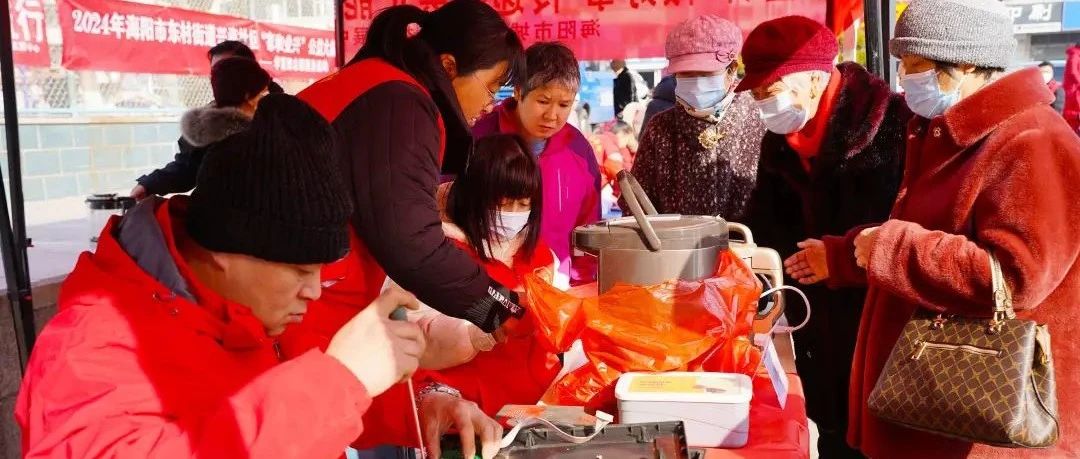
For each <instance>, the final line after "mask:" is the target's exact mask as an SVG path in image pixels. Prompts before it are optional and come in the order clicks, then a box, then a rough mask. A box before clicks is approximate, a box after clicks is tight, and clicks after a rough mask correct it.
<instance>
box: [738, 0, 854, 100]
mask: <svg viewBox="0 0 1080 459" xmlns="http://www.w3.org/2000/svg"><path fill="white" fill-rule="evenodd" d="M839 52H840V47H839V46H838V45H837V44H836V36H835V35H833V33H832V32H831V31H829V29H827V28H826V27H825V26H824V25H822V24H821V23H819V22H817V21H815V20H813V19H810V18H806V17H802V16H786V17H782V18H779V19H773V20H771V21H766V22H763V23H761V24H760V25H758V26H757V27H756V28H755V29H754V30H753V31H752V32H750V35H749V36H747V37H746V43H745V44H743V48H742V59H743V64H744V65H745V66H746V76H745V77H744V78H743V80H742V82H740V83H739V86H738V87H736V88H735V90H736V91H746V90H749V89H753V88H756V87H759V86H761V85H764V84H771V83H773V82H775V81H777V80H779V79H780V78H781V77H783V76H785V75H790V74H792V73H797V72H806V71H809V70H821V71H823V72H831V71H832V70H833V68H835V67H834V65H835V64H834V62H835V60H836V55H837V54H838V53H839Z"/></svg>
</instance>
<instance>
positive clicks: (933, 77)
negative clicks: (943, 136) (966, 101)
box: [900, 69, 967, 119]
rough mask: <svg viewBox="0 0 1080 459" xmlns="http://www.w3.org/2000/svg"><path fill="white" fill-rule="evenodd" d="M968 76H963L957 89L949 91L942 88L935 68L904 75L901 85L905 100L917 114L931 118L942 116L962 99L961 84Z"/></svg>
mask: <svg viewBox="0 0 1080 459" xmlns="http://www.w3.org/2000/svg"><path fill="white" fill-rule="evenodd" d="M966 77H967V75H964V76H963V77H961V78H960V81H959V83H957V85H956V89H955V90H953V91H952V92H949V93H946V92H944V91H942V90H941V85H939V84H938V79H937V71H936V70H934V69H930V70H927V71H925V72H920V73H912V74H908V75H904V76H903V77H902V78H900V86H901V87H902V88H904V100H906V101H907V104H908V108H910V109H911V111H913V112H915V113H916V114H917V115H919V116H921V117H923V118H927V119H930V118H934V117H937V116H940V115H941V114H942V113H945V110H948V109H949V107H952V106H953V105H956V103H957V102H959V101H960V86H961V85H962V84H963V83H964V78H966Z"/></svg>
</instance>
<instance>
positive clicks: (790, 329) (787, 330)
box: [759, 285, 810, 333]
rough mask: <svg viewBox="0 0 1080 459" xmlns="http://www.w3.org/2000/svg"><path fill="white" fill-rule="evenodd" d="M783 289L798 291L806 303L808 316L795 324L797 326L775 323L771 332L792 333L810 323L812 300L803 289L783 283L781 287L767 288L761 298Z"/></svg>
mask: <svg viewBox="0 0 1080 459" xmlns="http://www.w3.org/2000/svg"><path fill="white" fill-rule="evenodd" d="M781 290H791V291H793V292H795V293H798V294H799V296H800V297H802V299H803V304H805V305H806V318H805V319H803V321H802V323H801V324H799V325H798V326H795V327H789V326H781V325H775V326H773V329H772V331H771V332H772V333H792V332H795V331H798V330H801V329H802V328H803V327H805V326H806V324H808V323H810V300H809V299H808V298H806V294H805V293H803V291H802V290H799V289H797V288H795V287H792V286H790V285H781V286H779V287H775V288H771V289H769V290H766V291H765V292H763V293H762V294H761V296H760V297H759V298H764V297H766V296H769V295H772V294H774V293H776V292H779V291H781Z"/></svg>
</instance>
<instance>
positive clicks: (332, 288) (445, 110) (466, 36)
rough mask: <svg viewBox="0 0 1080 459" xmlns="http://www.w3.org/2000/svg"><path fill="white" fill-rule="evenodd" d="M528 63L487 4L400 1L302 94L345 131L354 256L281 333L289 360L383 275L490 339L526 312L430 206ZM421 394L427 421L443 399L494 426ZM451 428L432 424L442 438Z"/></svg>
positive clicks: (341, 139) (373, 291)
mask: <svg viewBox="0 0 1080 459" xmlns="http://www.w3.org/2000/svg"><path fill="white" fill-rule="evenodd" d="M523 66H524V49H523V47H522V44H521V41H520V39H519V38H518V36H517V34H516V33H515V32H514V31H513V30H512V29H510V27H509V26H507V24H506V23H505V22H504V21H503V19H502V17H501V16H500V15H499V13H498V12H496V11H495V10H494V9H493V8H491V6H489V5H488V4H486V3H484V2H483V1H480V0H451V1H449V2H447V3H446V4H445V5H443V6H442V7H440V8H438V9H436V10H434V11H431V12H425V11H423V10H421V9H419V8H417V7H415V6H409V5H402V6H395V7H391V8H387V9H385V10H383V11H382V12H380V13H379V15H378V16H376V17H375V19H374V20H373V21H372V24H371V27H370V28H369V29H368V35H367V37H366V43H365V45H364V46H363V47H362V48H361V49H360V51H359V52H358V53H357V55H356V57H354V58H353V59H352V61H351V62H349V64H348V65H346V66H345V67H344V68H342V69H341V70H340V71H338V72H337V73H334V74H333V75H330V76H328V77H326V78H324V79H322V80H320V81H318V82H316V83H315V84H313V85H312V86H310V87H308V88H307V89H305V90H304V91H302V92H301V93H300V94H299V95H298V96H299V97H300V98H301V99H302V100H304V101H306V102H308V103H309V104H311V105H312V106H313V107H315V109H316V110H317V111H318V112H319V113H320V114H322V115H323V117H325V118H326V119H327V121H329V122H330V123H331V125H332V126H333V127H334V129H335V130H336V131H337V133H338V142H337V146H336V150H337V152H338V159H339V161H340V162H339V165H340V167H341V168H342V170H344V171H345V172H346V176H347V178H348V179H349V180H348V183H347V185H348V189H347V190H343V192H345V193H348V194H349V195H350V196H351V198H352V199H353V201H354V204H355V211H354V213H353V217H352V221H351V224H352V229H353V231H352V236H353V237H352V241H351V242H352V243H351V248H350V251H349V254H348V256H347V257H346V258H345V259H343V260H342V261H340V262H338V263H335V264H334V265H331V266H327V267H326V268H324V270H323V279H324V281H323V287H324V288H323V293H322V298H321V299H320V300H318V301H316V302H313V303H312V304H310V305H309V310H308V315H307V317H306V318H305V320H304V323H303V324H302V326H301V327H299V330H297V331H295V332H294V334H293V335H294V336H291V337H284V338H285V339H284V340H283V341H282V344H281V345H282V348H283V351H284V352H285V354H286V355H295V354H293V353H294V352H295V353H300V352H303V351H305V350H307V349H310V347H312V346H315V345H325V344H326V342H327V341H328V340H329V337H330V336H333V334H334V332H335V331H336V330H337V329H338V328H339V327H340V326H341V325H342V324H344V323H345V322H346V321H347V320H348V319H349V318H351V317H352V316H354V315H355V314H356V313H357V312H358V311H359V310H360V309H362V308H363V307H364V306H365V305H367V304H368V303H370V302H371V300H372V299H373V298H375V297H376V296H377V295H378V294H379V291H380V289H381V287H382V284H383V281H384V279H385V278H386V277H387V276H389V277H390V278H391V279H393V280H394V281H395V282H397V283H398V284H399V285H401V286H402V287H403V288H405V289H406V290H408V291H410V292H413V293H414V294H416V296H417V297H419V298H420V300H421V301H423V302H424V303H426V304H429V305H431V306H432V307H433V308H435V309H436V310H438V311H440V312H442V313H444V314H447V315H449V316H452V317H457V318H461V319H465V320H468V321H469V322H472V323H473V324H476V326H478V327H479V328H480V329H482V330H483V331H484V332H487V333H491V332H494V331H495V330H496V329H498V328H499V327H500V326H501V325H502V324H503V323H504V322H506V321H507V320H509V319H511V318H514V317H521V316H522V315H523V314H524V310H523V309H522V308H521V306H519V305H518V304H517V301H518V298H517V295H516V294H515V293H514V292H512V291H511V290H510V289H508V288H506V287H505V286H503V285H502V284H500V283H499V282H497V281H494V280H492V279H491V278H490V277H489V276H488V274H487V273H486V272H485V270H484V269H482V268H481V266H480V265H479V264H478V263H477V262H476V261H475V260H473V258H472V257H470V255H469V254H468V253H466V252H465V251H463V250H461V249H460V248H458V247H456V246H455V245H454V244H453V243H452V242H450V241H448V240H447V238H446V236H445V235H444V234H443V232H442V227H441V224H440V218H439V209H438V206H437V204H436V200H435V191H436V188H437V187H438V185H439V177H440V173H441V172H444V171H445V172H447V173H451V174H456V173H459V172H460V171H461V170H462V169H464V165H465V163H466V162H467V160H468V157H469V155H470V152H471V150H472V136H471V134H470V132H469V126H470V125H471V124H472V123H473V121H474V120H475V119H476V118H479V117H480V116H481V115H483V114H485V113H487V112H489V111H490V110H491V106H492V105H493V103H494V99H495V92H496V91H497V90H498V89H499V88H500V87H502V86H503V85H505V84H507V83H512V82H514V79H515V78H516V77H517V76H519V75H522V74H523V72H522V67H523ZM312 205H314V206H318V205H319V203H312ZM420 389H421V390H420V392H423V393H425V394H430V395H429V396H427V397H425V398H424V403H423V405H424V406H421V407H420V410H421V412H422V413H421V417H422V418H426V419H430V418H431V416H430V415H429V414H428V413H435V414H434V416H436V417H437V416H441V414H439V413H445V412H446V411H440V409H441V408H439V407H436V408H435V409H433V410H430V411H429V410H428V408H429V407H428V406H426V405H427V404H429V403H436V402H437V403H444V404H445V407H448V408H449V411H450V412H452V413H453V414H454V416H455V417H454V419H453V420H452V421H453V423H458V424H459V426H458V427H459V430H460V431H462V432H466V431H470V432H471V431H472V429H473V427H474V426H476V422H474V423H473V425H470V426H468V428H467V429H461V428H460V427H461V424H468V423H469V422H468V421H470V420H473V421H477V422H479V423H480V424H483V427H487V426H488V424H486V417H484V420H479V421H478V418H477V417H475V416H473V415H474V414H475V413H476V412H475V411H474V410H475V405H473V407H472V408H473V410H469V409H457V410H455V408H456V407H459V406H458V405H455V403H457V402H460V400H459V399H457V398H452V397H450V396H449V394H448V393H447V392H448V391H440V390H439V388H438V387H435V388H432V387H421V388H420ZM405 404H406V405H407V404H408V402H405ZM404 408H406V409H407V406H406V407H404ZM388 409H389V410H390V411H389V412H388V413H386V416H387V419H394V418H396V420H400V419H401V415H400V413H401V410H402V409H403V407H402V406H396V404H395V406H391V407H388ZM378 411H379V410H378V409H373V410H371V411H369V412H368V414H369V415H372V412H378ZM481 416H482V414H481ZM396 420H395V422H393V424H401V423H400V422H397V421H396ZM379 421H381V422H382V423H383V424H391V423H390V422H386V421H385V420H378V421H376V422H375V423H376V424H377V423H378V422H379ZM480 421H483V422H480ZM450 423H451V422H443V421H438V422H436V424H439V425H440V429H439V430H441V429H442V428H446V427H449V426H448V425H445V424H450ZM365 424H367V425H372V424H373V423H372V422H365ZM392 427H397V426H396V425H395V426H392ZM496 427H497V425H496ZM476 428H477V433H478V434H479V433H480V432H479V429H480V427H479V426H477V427H476ZM406 433H408V432H407V431H406ZM429 433H430V432H429ZM495 433H497V432H496V431H494V430H491V431H486V432H484V435H483V437H484V438H485V439H486V438H487V437H489V436H490V435H492V434H495ZM388 436H389V435H380V437H381V438H380V439H381V440H385V439H386V438H387V437H388ZM413 436H414V435H413ZM410 437H412V436H410ZM472 440H473V439H472V438H468V439H467V440H466V441H467V442H469V443H472ZM396 444H401V443H396ZM470 454H472V453H471V452H469V451H466V455H467V456H469V455H470Z"/></svg>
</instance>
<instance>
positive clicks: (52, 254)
mask: <svg viewBox="0 0 1080 459" xmlns="http://www.w3.org/2000/svg"><path fill="white" fill-rule="evenodd" d="M97 232H98V231H97V230H95V231H94V233H95V234H96V233H97ZM26 233H27V235H28V236H29V237H30V239H31V240H32V241H33V244H34V246H33V247H31V248H30V249H29V251H28V252H27V255H28V256H29V258H30V280H31V282H38V281H41V280H44V279H50V278H54V277H57V276H61V275H65V274H67V273H69V272H71V268H72V267H74V266H75V260H76V259H78V257H79V254H80V253H82V252H83V251H85V250H88V249H89V248H90V223H89V220H88V219H81V220H67V221H60V222H55V223H47V224H43V225H36V226H31V227H28V228H27V229H26ZM2 273H3V265H2V264H0V274H2ZM5 290H6V289H5Z"/></svg>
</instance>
